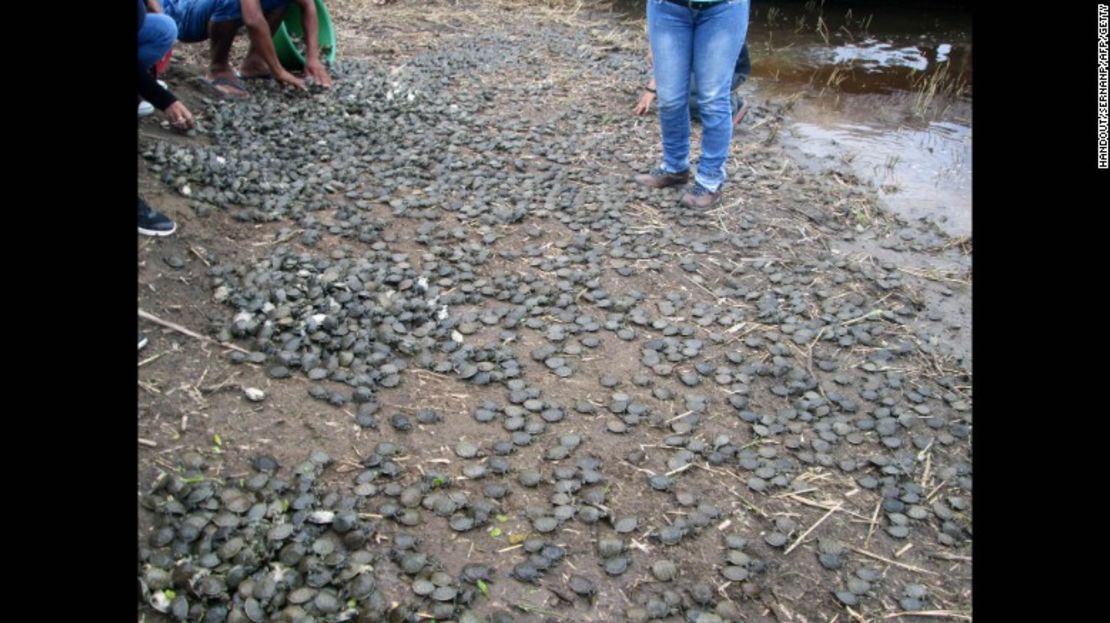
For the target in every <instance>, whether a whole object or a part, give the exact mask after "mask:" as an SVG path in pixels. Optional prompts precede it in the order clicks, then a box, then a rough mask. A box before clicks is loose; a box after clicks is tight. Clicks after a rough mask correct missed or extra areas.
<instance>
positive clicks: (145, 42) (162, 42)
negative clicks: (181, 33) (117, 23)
mask: <svg viewBox="0 0 1110 623" xmlns="http://www.w3.org/2000/svg"><path fill="white" fill-rule="evenodd" d="M175 41H177V24H176V23H175V22H174V21H173V19H172V18H170V17H169V16H167V15H162V14H159V13H148V14H147V16H146V19H145V20H144V21H143V27H142V28H141V29H140V30H139V62H141V63H142V64H143V67H154V65H155V64H157V63H158V61H160V60H162V57H163V56H165V55H166V52H169V51H170V48H172V47H173V44H174V42H175Z"/></svg>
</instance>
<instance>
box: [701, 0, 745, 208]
mask: <svg viewBox="0 0 1110 623" xmlns="http://www.w3.org/2000/svg"><path fill="white" fill-rule="evenodd" d="M748 2H749V0H728V1H727V2H723V3H721V4H717V5H714V6H712V7H709V8H708V9H703V10H700V11H698V15H697V21H696V25H695V27H694V36H693V65H694V74H695V75H696V77H697V85H698V97H697V99H698V109H699V111H700V113H701V122H702V139H701V156H700V157H699V158H698V170H697V174H696V176H695V179H696V180H697V182H698V184H700V185H701V186H703V187H704V188H705V189H707V190H709V191H711V192H716V191H717V190H718V189H719V188H720V186H721V184H722V183H723V182H724V180H725V161H726V159H727V158H728V148H729V144H730V143H731V141H732V110H731V101H730V95H731V89H730V87H731V85H732V76H733V73H734V70H735V68H736V59H737V58H738V56H739V54H740V49H741V47H742V46H743V44H744V34H745V33H746V32H747V31H748V8H749V4H748Z"/></svg>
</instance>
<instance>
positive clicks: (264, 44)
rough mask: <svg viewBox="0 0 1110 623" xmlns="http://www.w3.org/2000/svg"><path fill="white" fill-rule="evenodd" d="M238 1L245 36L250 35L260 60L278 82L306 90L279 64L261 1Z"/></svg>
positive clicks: (300, 82) (302, 83)
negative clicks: (244, 27)
mask: <svg viewBox="0 0 1110 623" xmlns="http://www.w3.org/2000/svg"><path fill="white" fill-rule="evenodd" d="M239 1H240V4H239V6H240V7H241V8H242V11H243V25H244V26H246V28H247V36H248V37H250V40H251V46H253V47H254V49H255V50H257V51H258V53H259V54H261V55H262V60H264V61H266V66H267V67H269V68H270V73H271V74H272V75H273V76H274V79H275V80H277V81H278V82H279V83H280V84H288V85H290V86H292V87H294V88H297V89H300V90H302V91H307V90H308V87H306V86H305V85H304V81H303V80H301V79H300V78H297V77H296V76H294V75H293V74H291V73H289V71H288V70H286V69H285V68H284V67H282V66H281V61H279V60H278V57H277V50H275V49H274V41H273V37H274V35H273V33H271V32H270V24H268V23H267V22H266V15H265V14H264V13H263V12H262V3H261V1H260V0H239Z"/></svg>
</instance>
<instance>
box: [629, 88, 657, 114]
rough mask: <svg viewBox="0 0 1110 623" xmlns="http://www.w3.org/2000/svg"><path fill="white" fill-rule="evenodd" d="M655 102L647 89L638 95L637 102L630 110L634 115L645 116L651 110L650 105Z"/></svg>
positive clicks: (653, 96)
mask: <svg viewBox="0 0 1110 623" xmlns="http://www.w3.org/2000/svg"><path fill="white" fill-rule="evenodd" d="M654 101H655V94H654V93H652V92H651V91H648V90H647V89H645V90H644V92H643V93H641V94H640V99H639V101H637V102H636V106H635V108H633V109H632V114H634V115H646V114H647V113H648V111H649V110H651V103H652V102H654Z"/></svg>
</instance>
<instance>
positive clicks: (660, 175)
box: [636, 167, 690, 188]
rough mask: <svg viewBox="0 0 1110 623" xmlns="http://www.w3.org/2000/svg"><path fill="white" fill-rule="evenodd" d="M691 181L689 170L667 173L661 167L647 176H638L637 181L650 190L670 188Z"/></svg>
mask: <svg viewBox="0 0 1110 623" xmlns="http://www.w3.org/2000/svg"><path fill="white" fill-rule="evenodd" d="M689 179H690V170H689V169H687V170H685V171H683V172H682V173H667V172H666V171H664V170H663V167H659V168H658V169H656V170H654V171H652V172H651V173H648V174H646V175H637V176H636V181H637V182H639V183H640V184H643V185H644V186H647V187H648V188H670V187H671V186H678V185H680V184H685V183H686V182H687V181H689Z"/></svg>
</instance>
